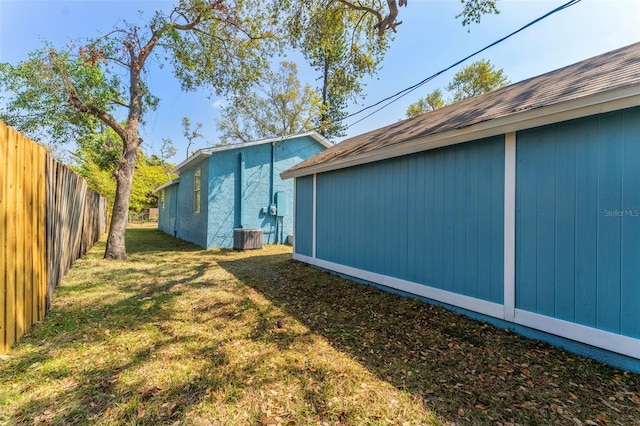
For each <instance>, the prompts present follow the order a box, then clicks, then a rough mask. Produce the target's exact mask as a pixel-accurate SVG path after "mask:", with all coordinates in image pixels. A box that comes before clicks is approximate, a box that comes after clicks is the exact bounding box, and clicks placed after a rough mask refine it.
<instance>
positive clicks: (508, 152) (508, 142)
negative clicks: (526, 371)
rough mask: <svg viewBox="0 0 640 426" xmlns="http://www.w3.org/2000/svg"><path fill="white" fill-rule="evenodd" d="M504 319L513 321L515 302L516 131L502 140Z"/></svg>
mask: <svg viewBox="0 0 640 426" xmlns="http://www.w3.org/2000/svg"><path fill="white" fill-rule="evenodd" d="M503 265H504V292H503V297H504V319H505V320H507V321H513V318H514V316H515V304H516V132H510V133H507V134H506V135H505V141H504V261H503Z"/></svg>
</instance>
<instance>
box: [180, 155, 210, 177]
mask: <svg viewBox="0 0 640 426" xmlns="http://www.w3.org/2000/svg"><path fill="white" fill-rule="evenodd" d="M210 156H211V153H210V152H207V151H206V150H204V149H199V150H197V151H196V152H195V154H193V155H192V156H190V157H189V158H187V159H186V160H184V161H183V162H182V163H180V164H178V165H177V166H176V167H175V168H174V169H173V173H180V170H183V169H185V168H187V167H188V166H190V165H191V164H193V163H196V162H199V161H202V160H204V159H205V158H207V157H210Z"/></svg>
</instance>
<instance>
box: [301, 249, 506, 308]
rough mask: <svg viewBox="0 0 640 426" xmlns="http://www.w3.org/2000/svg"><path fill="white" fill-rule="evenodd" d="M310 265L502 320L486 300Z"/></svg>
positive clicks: (327, 265)
mask: <svg viewBox="0 0 640 426" xmlns="http://www.w3.org/2000/svg"><path fill="white" fill-rule="evenodd" d="M294 258H295V257H294ZM312 264H313V265H315V266H318V267H319V268H324V269H328V270H330V271H334V272H337V273H339V274H344V275H348V276H350V277H354V278H358V279H361V280H364V281H368V282H371V283H374V284H380V285H383V286H385V287H389V288H393V289H395V290H400V291H404V292H405V293H410V294H415V295H416V296H421V297H426V298H427V299H431V300H435V301H437V302H442V303H446V304H448V305H452V306H457V307H459V308H463V309H467V310H469V311H473V312H477V313H479V314H483V315H487V316H490V317H495V318H499V319H503V316H504V315H503V311H504V309H503V307H502V305H500V304H498V303H494V302H488V301H486V300H481V299H476V298H475V297H470V296H465V295H462V294H458V293H453V292H450V291H446V290H441V289H439V288H435V287H429V286H427V285H424V284H418V283H414V282H411V281H406V280H401V279H399V278H394V277H390V276H388V275H382V274H377V273H375V272H369V271H365V270H363V269H358V268H352V267H350V266H345V265H340V264H338V263H334V262H328V261H326V260H322V259H317V258H316V259H314V262H313V263H312Z"/></svg>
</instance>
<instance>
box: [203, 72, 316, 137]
mask: <svg viewBox="0 0 640 426" xmlns="http://www.w3.org/2000/svg"><path fill="white" fill-rule="evenodd" d="M297 73H298V68H297V66H296V64H294V63H292V62H282V63H281V64H280V69H279V70H278V71H268V72H266V73H265V77H264V78H263V80H262V81H261V82H260V83H258V84H256V85H255V86H254V87H252V88H251V90H248V91H246V92H244V93H240V94H237V95H236V96H234V97H232V98H231V99H230V100H229V105H227V106H224V107H222V108H221V110H220V118H219V119H218V120H216V124H217V126H218V130H219V132H220V137H221V143H222V144H228V143H236V142H249V141H254V140H259V139H266V138H273V137H278V136H287V135H293V134H297V133H301V132H304V131H307V130H311V129H312V128H313V127H314V118H315V117H317V116H318V115H319V111H320V109H321V102H320V99H319V97H318V94H317V93H316V92H315V91H314V90H313V89H312V88H311V86H310V85H308V84H307V85H304V86H303V85H302V83H300V80H298V76H297Z"/></svg>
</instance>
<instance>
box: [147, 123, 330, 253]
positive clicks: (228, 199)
mask: <svg viewBox="0 0 640 426" xmlns="http://www.w3.org/2000/svg"><path fill="white" fill-rule="evenodd" d="M330 146H331V143H330V142H329V141H328V140H327V139H325V138H324V137H322V136H321V135H320V134H318V133H316V132H308V133H303V134H298V135H294V136H287V137H282V138H274V139H264V140H259V141H254V142H245V143H240V144H233V145H223V146H218V147H214V148H206V149H201V150H199V151H196V152H195V153H194V154H193V155H192V156H190V157H189V158H188V159H187V160H185V161H183V162H182V163H180V164H179V165H178V166H176V168H175V170H174V172H176V173H178V174H179V178H178V179H175V180H173V181H171V182H169V183H167V184H165V185H162V186H160V187H158V188H156V190H155V192H156V193H157V194H158V198H159V201H158V228H159V229H160V230H162V231H164V232H166V233H167V234H170V235H173V236H175V237H177V238H180V239H183V240H186V241H190V242H192V243H194V244H197V245H199V246H201V247H204V248H214V247H226V248H231V247H233V246H234V229H235V230H238V229H243V230H260V231H262V238H263V241H262V242H263V244H279V243H284V242H287V239H288V238H289V236H290V235H291V234H292V233H293V182H292V181H290V180H282V179H280V176H279V175H280V173H281V172H283V171H284V170H286V169H288V168H290V167H293V166H294V165H296V164H298V163H300V162H301V161H303V160H306V159H308V158H309V157H312V156H313V155H315V154H318V153H319V152H321V151H323V150H325V149H326V148H328V147H330Z"/></svg>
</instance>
